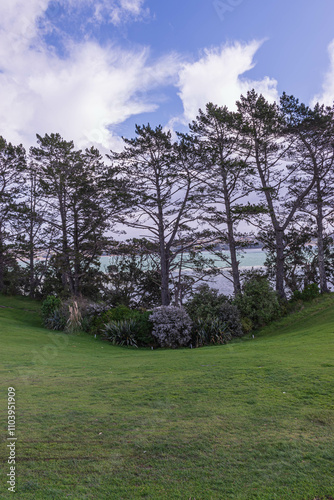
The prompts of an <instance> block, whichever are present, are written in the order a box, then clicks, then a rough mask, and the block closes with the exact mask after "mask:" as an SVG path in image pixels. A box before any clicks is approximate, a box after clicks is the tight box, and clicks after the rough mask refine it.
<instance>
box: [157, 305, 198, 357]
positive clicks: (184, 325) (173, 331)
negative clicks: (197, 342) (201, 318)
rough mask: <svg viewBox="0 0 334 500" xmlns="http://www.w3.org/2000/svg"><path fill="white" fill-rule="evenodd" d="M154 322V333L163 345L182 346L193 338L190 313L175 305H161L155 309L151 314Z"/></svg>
mask: <svg viewBox="0 0 334 500" xmlns="http://www.w3.org/2000/svg"><path fill="white" fill-rule="evenodd" d="M149 319H150V321H151V322H152V323H153V331H152V335H153V337H155V338H156V339H157V340H158V342H159V344H160V346H161V347H172V348H176V347H182V346H185V345H187V344H188V343H189V341H190V339H191V325H192V323H191V319H190V317H189V315H188V313H187V312H186V311H185V310H184V309H182V308H180V307H174V306H161V307H157V308H155V309H153V312H152V314H151V316H150V318H149Z"/></svg>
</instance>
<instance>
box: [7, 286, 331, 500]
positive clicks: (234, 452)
mask: <svg viewBox="0 0 334 500" xmlns="http://www.w3.org/2000/svg"><path fill="white" fill-rule="evenodd" d="M0 305H2V306H10V307H11V308H9V307H7V308H3V307H0V342H1V352H0V359H1V363H0V376H1V387H2V391H1V405H0V407H1V409H2V413H1V426H2V441H3V442H2V447H1V455H2V458H3V463H4V466H3V467H2V468H1V483H0V498H1V499H2V498H10V497H11V493H9V492H7V491H6V480H7V478H6V474H7V472H8V465H7V463H6V457H7V451H6V439H7V430H6V397H7V387H8V386H13V387H15V388H16V392H17V404H16V412H17V438H18V439H17V450H16V452H17V464H16V466H17V488H16V489H17V493H16V497H15V498H17V499H34V500H35V499H36V500H37V499H43V500H45V499H67V498H68V499H78V500H79V499H80V500H81V499H115V500H118V499H131V500H132V499H137V498H146V499H154V500H160V499H168V500H174V499H187V500H189V499H192V500H194V499H196V500H199V499H201V500H210V499H222V500H229V499H238V500H241V499H243V500H250V499H258V500H275V499H277V500H284V499H287V500H294V499H295V500H313V499H314V498H315V497H319V498H326V497H329V496H330V495H333V492H334V464H333V456H334V446H333V430H334V401H333V387H334V384H333V382H334V356H333V354H334V349H333V347H334V345H333V340H334V297H333V296H332V295H331V296H328V297H325V298H323V299H319V301H318V302H316V303H312V304H310V305H308V306H307V307H305V309H304V310H303V311H300V312H298V313H295V314H294V315H292V316H289V317H286V318H284V319H282V320H280V321H278V322H276V323H275V324H272V325H271V326H270V327H268V328H266V329H263V330H262V331H261V332H259V333H258V334H257V335H256V336H255V339H252V338H249V339H243V340H241V341H237V342H235V343H231V344H229V345H226V346H217V347H206V348H202V349H180V350H175V351H173V350H155V351H151V350H145V349H139V350H134V349H126V348H119V347H115V346H112V345H109V344H107V343H104V342H102V341H100V340H97V339H94V338H92V337H89V336H88V335H86V334H80V335H65V334H61V333H55V332H50V331H48V330H45V329H43V328H41V326H40V318H39V316H38V313H37V312H36V311H38V304H36V303H34V302H31V301H28V300H23V299H21V300H19V299H11V298H6V297H0Z"/></svg>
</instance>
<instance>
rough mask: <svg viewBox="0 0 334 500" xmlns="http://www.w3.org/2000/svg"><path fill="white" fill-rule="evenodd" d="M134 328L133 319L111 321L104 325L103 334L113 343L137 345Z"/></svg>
mask: <svg viewBox="0 0 334 500" xmlns="http://www.w3.org/2000/svg"><path fill="white" fill-rule="evenodd" d="M135 329H136V322H135V320H133V319H124V320H120V321H111V322H110V323H108V324H107V325H105V328H104V335H105V337H106V338H107V340H109V341H110V342H111V343H112V344H114V345H120V346H125V345H126V346H128V347H129V346H132V347H138V345H137V339H136V332H135Z"/></svg>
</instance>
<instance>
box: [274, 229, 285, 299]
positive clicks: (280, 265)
mask: <svg viewBox="0 0 334 500" xmlns="http://www.w3.org/2000/svg"><path fill="white" fill-rule="evenodd" d="M275 236H276V291H277V292H278V294H279V296H280V297H281V298H282V299H284V300H286V295H285V290H284V231H283V229H281V228H277V229H275Z"/></svg>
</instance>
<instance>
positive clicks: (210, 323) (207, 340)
mask: <svg viewBox="0 0 334 500" xmlns="http://www.w3.org/2000/svg"><path fill="white" fill-rule="evenodd" d="M231 339H232V335H231V333H230V332H229V329H228V325H227V323H224V322H223V321H222V320H221V319H220V318H217V317H213V318H212V317H208V318H206V319H197V320H196V322H195V323H194V325H193V329H192V336H191V340H192V342H193V344H194V345H195V347H201V346H204V345H208V344H226V343H227V342H228V341H229V340H231Z"/></svg>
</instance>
